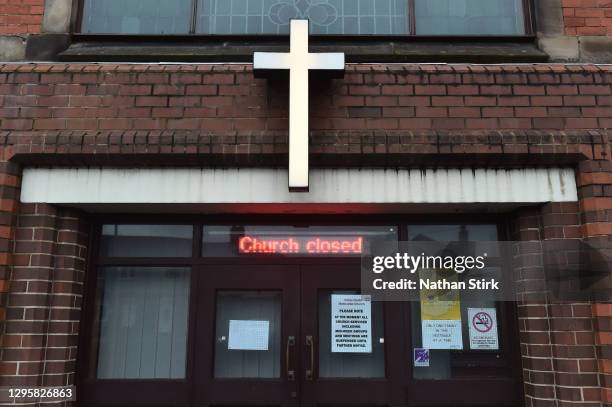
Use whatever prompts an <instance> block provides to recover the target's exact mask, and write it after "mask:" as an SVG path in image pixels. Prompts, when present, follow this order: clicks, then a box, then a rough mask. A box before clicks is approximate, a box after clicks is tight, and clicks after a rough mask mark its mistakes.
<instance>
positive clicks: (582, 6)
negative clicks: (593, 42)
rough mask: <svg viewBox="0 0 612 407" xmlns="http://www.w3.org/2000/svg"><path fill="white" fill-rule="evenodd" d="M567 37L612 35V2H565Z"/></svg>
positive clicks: (602, 0) (598, 0) (604, 0)
mask: <svg viewBox="0 0 612 407" xmlns="http://www.w3.org/2000/svg"><path fill="white" fill-rule="evenodd" d="M563 18H564V22H565V33H566V35H596V36H606V35H612V3H611V2H610V0H563Z"/></svg>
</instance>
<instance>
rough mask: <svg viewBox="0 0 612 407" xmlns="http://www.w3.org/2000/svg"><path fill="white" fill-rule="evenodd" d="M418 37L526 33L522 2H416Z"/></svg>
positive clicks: (515, 0)
mask: <svg viewBox="0 0 612 407" xmlns="http://www.w3.org/2000/svg"><path fill="white" fill-rule="evenodd" d="M415 20H416V33H417V35H427V34H433V35H438V34H441V35H516V34H524V33H525V23H524V20H523V2H522V0H415Z"/></svg>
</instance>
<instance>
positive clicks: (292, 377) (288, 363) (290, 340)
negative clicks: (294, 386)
mask: <svg viewBox="0 0 612 407" xmlns="http://www.w3.org/2000/svg"><path fill="white" fill-rule="evenodd" d="M293 346H295V336H288V337H287V346H286V347H285V367H286V371H287V380H289V381H293V380H295V370H293V369H291V347H293Z"/></svg>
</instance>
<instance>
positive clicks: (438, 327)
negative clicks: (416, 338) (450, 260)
mask: <svg viewBox="0 0 612 407" xmlns="http://www.w3.org/2000/svg"><path fill="white" fill-rule="evenodd" d="M421 274H422V277H423V275H425V276H426V277H427V278H429V279H431V280H440V279H447V280H451V279H455V280H456V279H457V275H456V274H455V273H449V272H447V271H445V270H442V271H438V270H431V271H429V272H427V273H425V272H424V273H421ZM420 295H421V330H422V340H423V347H424V348H427V349H463V336H462V333H461V302H460V300H459V291H458V290H445V289H441V290H440V289H421V293H420Z"/></svg>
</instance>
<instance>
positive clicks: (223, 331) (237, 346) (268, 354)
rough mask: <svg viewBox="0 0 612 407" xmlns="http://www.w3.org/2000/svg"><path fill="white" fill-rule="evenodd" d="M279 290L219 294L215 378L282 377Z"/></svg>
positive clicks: (223, 292)
mask: <svg viewBox="0 0 612 407" xmlns="http://www.w3.org/2000/svg"><path fill="white" fill-rule="evenodd" d="M281 305H282V295H281V292H280V291H219V292H218V293H217V322H216V331H215V338H216V341H215V377H218V378H277V377H280V359H281V352H280V348H281V345H280V342H281Z"/></svg>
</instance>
